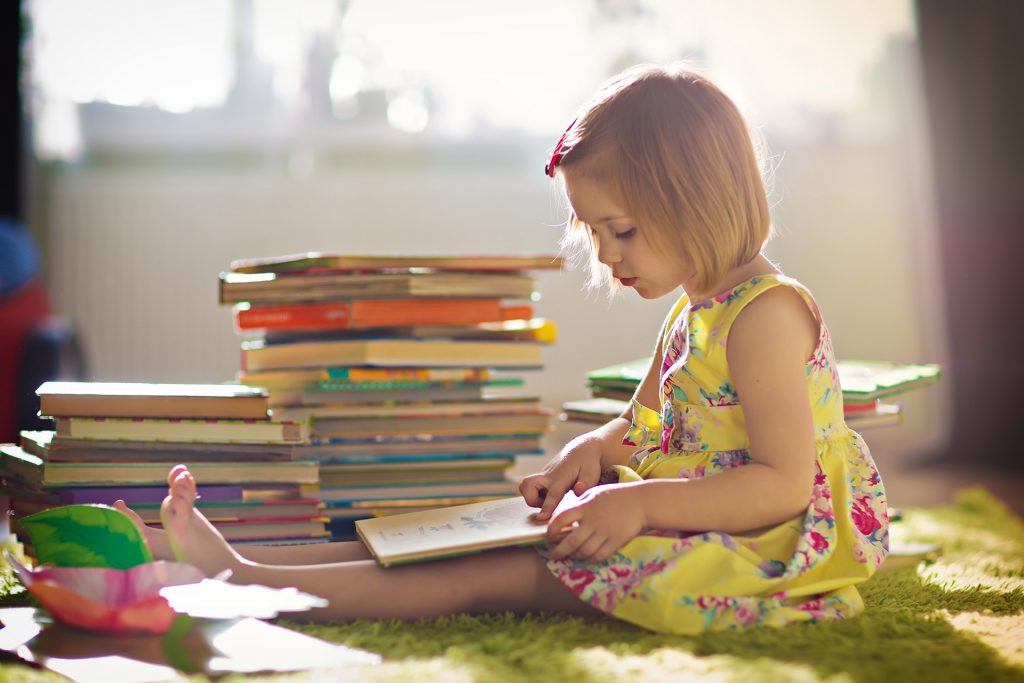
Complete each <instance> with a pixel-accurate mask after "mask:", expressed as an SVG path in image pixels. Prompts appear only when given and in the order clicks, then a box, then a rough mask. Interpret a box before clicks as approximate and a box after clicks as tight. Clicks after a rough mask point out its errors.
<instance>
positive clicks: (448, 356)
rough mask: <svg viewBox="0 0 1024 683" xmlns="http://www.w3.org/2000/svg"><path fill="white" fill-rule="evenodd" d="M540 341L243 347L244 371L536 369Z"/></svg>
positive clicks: (358, 341)
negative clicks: (340, 367) (347, 367)
mask: <svg viewBox="0 0 1024 683" xmlns="http://www.w3.org/2000/svg"><path fill="white" fill-rule="evenodd" d="M541 351H542V347H541V345H540V344H537V343H531V342H507V341H453V340H443V339H355V340H339V341H325V342H295V343H291V344H263V343H260V342H245V343H243V345H242V366H243V369H244V370H245V371H246V372H251V371H253V370H273V369H281V368H303V367H307V368H308V367H329V366H332V365H383V366H399V367H422V366H424V365H435V366H441V367H445V366H447V367H452V366H454V367H466V366H477V367H501V368H523V367H537V366H540V365H541V364H542V362H543V357H542V354H541Z"/></svg>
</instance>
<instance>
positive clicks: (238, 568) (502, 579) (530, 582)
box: [161, 467, 598, 620]
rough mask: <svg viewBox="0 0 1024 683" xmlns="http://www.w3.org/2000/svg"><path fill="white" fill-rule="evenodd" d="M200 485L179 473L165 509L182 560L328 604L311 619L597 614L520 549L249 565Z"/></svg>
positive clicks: (174, 473)
mask: <svg viewBox="0 0 1024 683" xmlns="http://www.w3.org/2000/svg"><path fill="white" fill-rule="evenodd" d="M194 500H195V481H194V480H193V479H192V475H191V474H190V473H189V472H188V470H186V469H185V468H183V467H181V468H175V469H174V470H172V477H171V485H170V492H169V495H168V496H167V498H166V499H165V500H164V503H163V506H162V508H161V518H162V520H163V524H164V529H166V530H167V531H168V535H169V540H170V545H171V546H172V548H173V550H174V552H175V555H176V556H177V557H178V558H179V559H180V560H182V561H185V562H189V563H191V564H194V565H196V566H198V567H199V568H200V569H202V570H203V571H204V572H206V574H208V575H211V576H212V575H214V574H216V573H217V572H219V571H221V570H223V569H231V570H232V579H231V580H232V581H234V582H237V583H257V584H263V585H267V586H273V587H280V588H283V587H288V586H295V587H296V588H298V589H299V590H302V591H305V592H307V593H311V594H313V595H317V596H320V597H323V598H326V599H327V600H328V601H329V602H330V604H329V606H328V607H325V608H321V609H318V610H315V611H313V612H310V613H309V614H308V616H309V617H310V618H311V619H316V620H327V619H359V618H368V619H374V618H398V619H416V618H422V617H436V616H442V615H447V614H456V613H464V612H468V613H484V612H503V611H516V612H524V611H550V612H567V613H572V614H583V615H592V614H597V613H598V612H597V610H595V609H593V608H591V607H589V606H588V605H586V604H584V603H583V602H581V601H580V600H579V599H578V598H576V597H575V596H574V595H573V594H572V593H571V592H570V591H569V590H568V589H567V588H565V587H564V586H562V584H561V583H559V582H558V580H557V579H555V578H554V577H553V576H552V575H551V573H550V572H549V571H548V569H547V567H545V566H544V562H543V560H541V558H540V557H539V556H538V555H537V553H536V552H534V551H532V550H530V549H525V548H515V549H511V550H504V551H494V552H490V553H484V554H480V555H470V556H467V557H461V558H455V559H451V560H438V561H435V562H424V563H421V564H414V565H407V566H404V567H396V568H392V569H382V568H381V567H379V566H378V565H377V564H376V562H374V561H373V560H354V561H348V562H336V563H331V564H313V565H306V566H282V565H272V564H263V563H258V562H253V561H251V560H247V559H246V558H244V557H242V556H241V555H239V554H238V553H237V552H236V551H235V550H234V549H232V548H231V546H230V545H228V543H227V542H226V541H225V540H224V538H223V536H221V535H220V533H219V532H218V531H217V530H216V529H215V528H214V527H213V525H212V524H210V522H209V521H207V519H206V518H205V517H203V516H202V515H201V514H199V513H198V512H197V511H196V510H195V508H194V506H193V501H194Z"/></svg>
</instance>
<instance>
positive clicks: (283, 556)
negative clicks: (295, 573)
mask: <svg viewBox="0 0 1024 683" xmlns="http://www.w3.org/2000/svg"><path fill="white" fill-rule="evenodd" d="M174 472H175V470H173V469H172V470H171V474H172V476H173V474H174ZM114 507H115V508H117V509H118V510H120V511H121V512H123V513H125V514H126V515H128V517H129V519H131V520H132V522H134V523H135V526H136V527H138V529H139V531H141V532H142V537H143V538H144V539H145V540H146V545H148V546H149V550H150V552H152V553H153V559H156V560H173V559H175V558H174V552H173V551H172V550H171V544H170V542H169V541H168V540H167V532H165V531H164V530H162V529H155V528H153V527H151V526H149V525H147V524H146V523H145V522H144V521H142V517H140V516H139V513H137V512H135V510H132V509H131V508H130V507H128V505H127V504H126V503H125V502H124V501H123V500H116V501H114ZM236 550H237V551H238V554H239V555H241V556H242V557H244V558H245V559H247V560H252V561H253V562H267V563H270V564H322V563H325V562H347V561H349V560H366V559H369V558H370V551H368V550H367V549H366V546H365V545H363V543H362V542H361V541H339V542H336V543H310V544H307V545H295V546H270V545H268V546H240V547H237V548H236Z"/></svg>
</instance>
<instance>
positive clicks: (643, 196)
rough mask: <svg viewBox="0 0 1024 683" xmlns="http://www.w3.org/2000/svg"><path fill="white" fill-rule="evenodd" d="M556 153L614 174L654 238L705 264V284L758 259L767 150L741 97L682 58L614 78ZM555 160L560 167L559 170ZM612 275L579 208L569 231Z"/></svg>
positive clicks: (583, 167)
mask: <svg viewBox="0 0 1024 683" xmlns="http://www.w3.org/2000/svg"><path fill="white" fill-rule="evenodd" d="M559 152H560V153H561V156H560V157H553V159H552V160H553V162H554V163H555V164H557V166H558V167H559V168H561V169H563V170H565V171H569V172H571V174H573V175H575V174H577V173H581V174H585V175H586V176H587V177H588V178H592V179H594V180H596V181H598V182H601V183H602V184H605V183H606V184H607V188H608V191H609V192H610V193H612V197H613V199H614V200H617V202H619V203H620V205H621V206H623V207H624V208H625V209H626V210H627V211H628V212H629V215H630V216H631V217H632V218H633V219H634V220H635V221H636V228H637V232H638V233H639V235H640V236H641V237H642V238H643V239H645V240H647V242H648V244H650V245H651V246H652V247H654V248H656V249H658V250H659V251H663V252H664V253H666V254H673V255H675V256H676V257H677V258H678V259H679V263H680V264H681V265H685V266H686V267H688V268H692V269H693V270H694V271H695V273H696V280H695V282H694V283H693V284H694V285H695V286H696V288H697V291H698V292H700V293H704V294H717V293H718V292H712V291H710V290H711V288H713V287H715V285H716V284H717V283H719V282H721V280H722V278H723V277H724V276H725V275H726V273H727V272H728V271H729V270H731V269H732V268H735V267H736V266H740V265H742V264H744V263H747V262H748V261H750V260H751V259H753V258H754V257H755V256H757V254H758V253H759V252H760V251H761V249H762V248H763V247H764V245H765V243H766V242H767V241H768V238H769V237H770V235H771V219H770V217H769V212H768V200H767V197H766V195H765V187H764V182H763V180H762V175H761V166H760V164H759V155H758V151H757V149H755V145H754V142H753V138H752V136H751V133H750V131H749V130H748V128H747V125H746V123H745V122H744V120H743V117H742V116H741V114H740V112H739V110H738V109H737V108H736V105H735V104H733V102H732V100H730V99H729V98H728V97H727V96H726V95H725V94H724V93H723V92H722V91H721V90H719V89H718V88H717V87H716V86H715V85H714V84H713V83H711V82H710V81H709V80H707V79H706V78H704V77H703V76H701V75H699V74H697V73H695V72H693V71H690V70H688V69H687V68H685V67H683V66H681V65H669V66H650V65H641V66H637V67H633V68H631V69H628V70H627V71H624V72H623V73H621V74H619V75H618V76H615V77H613V78H612V79H610V80H609V81H607V82H606V83H605V84H604V85H603V86H602V87H601V88H600V89H599V90H598V92H597V94H596V95H595V96H594V98H593V99H592V100H590V101H589V102H587V103H586V104H585V105H584V106H583V107H582V109H581V110H580V113H579V115H578V116H577V118H576V120H575V121H574V122H573V123H572V125H571V126H570V127H569V129H568V130H567V131H566V134H565V137H564V140H563V141H562V144H561V146H560V148H559V149H556V150H555V153H556V155H557V154H558V153H559ZM553 171H554V169H552V172H553ZM561 246H562V248H563V250H564V251H565V252H566V253H567V254H568V255H569V256H571V257H576V258H578V259H582V260H586V261H589V262H588V266H587V267H588V269H589V275H590V277H589V282H588V286H589V287H591V288H594V287H598V286H601V285H608V286H609V287H610V288H611V290H612V291H614V290H615V289H616V288H615V285H614V283H613V281H612V277H611V270H610V269H609V268H608V267H606V266H603V265H602V264H600V263H599V262H598V261H597V249H596V248H595V247H596V245H595V243H594V238H593V236H592V235H591V232H590V231H589V230H588V229H587V227H586V225H584V224H583V223H582V222H581V221H580V220H579V219H578V218H577V217H576V216H575V214H573V215H570V217H569V220H568V222H567V224H566V230H565V233H564V235H563V237H562V240H561Z"/></svg>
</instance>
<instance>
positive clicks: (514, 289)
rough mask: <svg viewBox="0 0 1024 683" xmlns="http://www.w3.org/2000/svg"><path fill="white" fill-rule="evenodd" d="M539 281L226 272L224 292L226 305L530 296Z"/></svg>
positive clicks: (501, 276)
mask: <svg viewBox="0 0 1024 683" xmlns="http://www.w3.org/2000/svg"><path fill="white" fill-rule="evenodd" d="M535 284H536V281H535V279H534V278H533V277H532V276H530V275H527V274H525V273H458V272H405V273H403V272H394V273H370V274H366V273H340V274H339V273H310V274H298V273H297V274H288V275H279V274H278V275H275V274H273V273H266V274H245V273H221V274H220V276H219V287H218V293H219V297H220V303H222V304H236V303H242V302H248V303H250V304H282V303H300V302H314V301H335V300H338V299H356V298H358V299H402V298H421V299H434V298H438V297H483V298H493V299H529V298H530V297H531V296H532V295H533V290H534V286H535Z"/></svg>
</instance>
